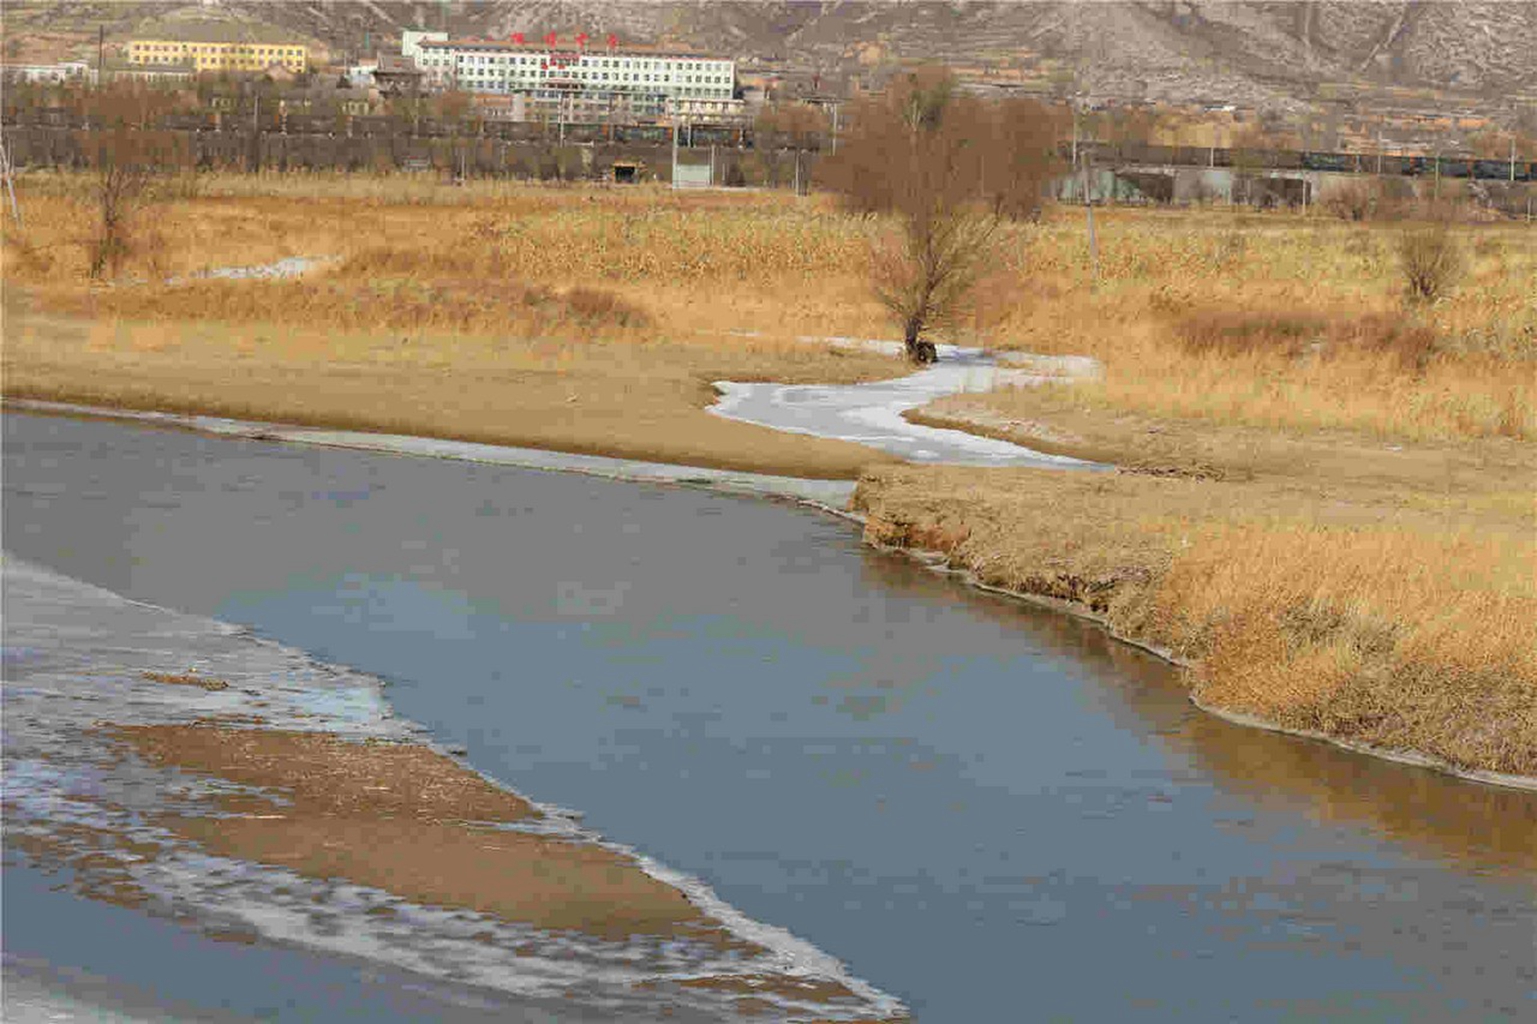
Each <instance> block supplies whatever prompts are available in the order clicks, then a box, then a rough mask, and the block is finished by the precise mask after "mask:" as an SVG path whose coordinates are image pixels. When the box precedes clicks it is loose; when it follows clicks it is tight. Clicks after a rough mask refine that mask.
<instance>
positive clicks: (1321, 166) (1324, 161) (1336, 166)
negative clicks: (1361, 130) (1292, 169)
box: [1302, 152, 1352, 171]
mask: <svg viewBox="0 0 1537 1024" xmlns="http://www.w3.org/2000/svg"><path fill="white" fill-rule="evenodd" d="M1302 167H1303V169H1304V170H1308V171H1349V170H1351V169H1352V166H1351V162H1350V154H1348V153H1317V152H1305V153H1303V154H1302Z"/></svg>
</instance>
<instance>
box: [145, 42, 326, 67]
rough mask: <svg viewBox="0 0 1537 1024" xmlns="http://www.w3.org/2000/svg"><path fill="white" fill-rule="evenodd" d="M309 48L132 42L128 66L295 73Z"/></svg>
mask: <svg viewBox="0 0 1537 1024" xmlns="http://www.w3.org/2000/svg"><path fill="white" fill-rule="evenodd" d="M308 62H309V48H308V47H306V46H304V45H302V44H300V43H295V42H290V41H281V40H270V41H261V42H258V41H256V40H253V39H246V40H239V41H229V40H197V39H153V38H152V39H134V40H132V41H130V42H129V44H128V63H129V64H182V63H186V64H190V65H191V66H192V67H194V68H196V69H197V70H198V71H266V70H267V69H268V68H270V67H272V66H273V65H274V64H275V65H277V66H279V67H281V68H283V69H284V70H287V71H291V72H293V73H295V74H297V73H299V72H302V71H304V70H305V68H306V66H307V65H308Z"/></svg>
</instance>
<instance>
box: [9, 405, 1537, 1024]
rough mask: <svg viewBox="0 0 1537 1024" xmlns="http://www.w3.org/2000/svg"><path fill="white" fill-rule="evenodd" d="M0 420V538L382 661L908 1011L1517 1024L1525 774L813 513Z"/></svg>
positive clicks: (393, 694)
mask: <svg viewBox="0 0 1537 1024" xmlns="http://www.w3.org/2000/svg"><path fill="white" fill-rule="evenodd" d="M4 424H5V452H4V456H5V479H4V488H5V493H4V497H5V515H4V546H5V549H6V550H7V551H9V552H13V553H14V554H16V555H18V556H20V557H22V558H24V559H28V560H30V561H33V562H37V563H41V564H42V565H45V566H48V567H50V568H51V569H53V570H55V571H57V572H60V573H63V574H66V575H68V576H71V577H74V578H77V579H80V580H85V581H87V582H90V583H93V584H95V585H97V586H100V587H104V588H107V589H109V590H111V591H114V592H116V593H118V594H122V595H126V596H128V597H130V598H133V599H135V600H138V601H144V602H149V603H152V604H156V605H161V606H165V607H167V608H172V609H178V610H181V611H185V612H190V613H195V614H199V615H206V616H212V617H215V618H218V619H222V620H225V621H228V622H232V623H239V624H245V625H249V626H250V627H251V628H252V629H253V630H254V631H256V633H258V634H259V635H262V636H265V637H269V638H271V639H274V640H277V641H280V642H282V643H284V644H287V645H291V646H293V647H296V648H300V649H302V650H303V651H306V652H308V653H309V654H311V655H313V656H314V657H316V658H318V659H321V660H323V661H328V662H335V663H339V664H343V665H346V666H349V667H351V668H352V669H356V670H360V671H362V672H366V673H371V674H373V675H376V676H378V677H380V678H382V679H383V680H385V682H386V683H387V690H386V693H387V696H388V699H389V701H390V702H391V704H392V705H393V707H394V709H395V710H396V711H397V712H398V713H399V714H400V715H403V716H405V717H407V718H409V719H412V720H414V721H416V722H418V723H421V724H423V725H425V726H426V727H428V728H429V729H430V730H431V732H432V734H433V735H434V737H435V738H436V739H438V740H439V741H440V742H442V743H445V744H453V745H459V746H462V747H464V748H465V750H466V751H467V752H468V758H469V761H470V762H471V763H472V764H473V765H475V766H476V767H477V768H479V769H481V770H482V771H485V772H487V773H489V774H490V775H492V776H494V777H496V778H498V779H501V780H504V781H506V782H507V783H509V784H511V785H514V786H516V787H517V788H518V789H519V790H520V791H521V792H524V793H527V794H530V795H531V796H533V797H535V798H536V799H539V800H543V801H549V802H552V803H555V804H559V805H562V806H565V807H568V808H573V809H576V810H578V811H580V812H582V813H583V814H584V815H585V824H586V825H588V826H590V827H591V828H593V829H595V830H597V831H598V832H601V833H602V834H604V835H606V836H609V837H612V838H613V839H615V840H617V841H620V842H623V843H625V844H628V845H630V846H633V847H634V848H636V849H637V850H639V851H640V852H642V853H644V854H646V855H648V856H650V857H652V858H655V859H656V860H657V861H659V862H661V863H663V864H665V865H668V866H669V867H671V868H672V869H675V870H678V871H682V872H686V873H688V874H690V875H693V876H695V877H697V878H699V879H701V880H703V881H704V882H705V883H707V884H708V885H710V886H711V887H713V889H714V891H715V892H716V893H717V894H719V895H720V897H722V898H723V899H725V900H726V901H727V902H728V903H730V904H732V905H734V906H735V907H737V908H739V909H740V910H742V911H743V912H745V913H746V914H748V915H750V916H751V917H753V918H756V919H759V920H762V921H765V922H770V923H772V924H774V925H778V926H781V927H783V928H785V929H788V930H789V931H790V932H792V933H794V934H795V935H797V936H799V937H800V938H802V939H805V940H807V941H809V942H811V943H813V944H815V945H816V946H817V947H819V948H821V949H822V950H825V951H827V952H828V953H830V954H832V955H834V956H836V957H838V958H839V959H841V960H842V961H843V962H844V963H845V964H847V965H848V967H849V969H850V971H851V972H852V973H853V974H855V975H857V976H859V977H861V978H863V979H866V980H868V981H869V982H870V983H872V984H873V985H875V986H877V987H878V988H880V989H881V990H884V991H886V992H890V993H893V994H895V995H896V996H897V997H899V998H900V999H902V1000H903V1001H904V1002H905V1003H906V1004H907V1005H908V1006H909V1007H910V1008H911V1009H912V1011H913V1012H914V1014H915V1015H916V1016H917V1017H918V1018H919V1019H921V1020H926V1021H927V1020H933V1021H984V1020H989V1021H990V1020H1013V1019H1032V1020H1050V1019H1059V1020H1107V1019H1115V1020H1149V1021H1152V1020H1176V1019H1178V1020H1227V1019H1234V1018H1238V1019H1243V1020H1287V1019H1299V1018H1307V1019H1360V1018H1363V1017H1367V1018H1381V1019H1389V1018H1391V1019H1422V1020H1447V1019H1453V1018H1460V1019H1470V1018H1476V1019H1484V1018H1494V1019H1499V1018H1503V1017H1519V1016H1525V1015H1530V1014H1532V1013H1533V1012H1537V1001H1534V995H1533V993H1534V991H1537V968H1534V961H1537V955H1534V949H1537V899H1534V896H1537V893H1534V887H1533V885H1532V879H1533V869H1534V867H1537V852H1534V851H1537V795H1534V794H1529V793H1522V792H1516V791H1505V790H1498V789H1493V788H1489V787H1484V786H1479V785H1476V784H1470V783H1467V782H1461V781H1457V780H1454V779H1450V778H1447V777H1444V776H1441V775H1437V774H1434V773H1432V772H1429V771H1426V770H1422V769H1417V768H1412V767H1406V766H1401V765H1394V764H1388V763H1384V762H1380V761H1376V760H1373V759H1370V758H1368V757H1364V756H1361V755H1357V754H1353V753H1349V752H1345V751H1341V750H1337V749H1335V748H1332V747H1329V746H1327V745H1323V744H1319V743H1314V742H1311V741H1307V740H1300V739H1296V738H1292V737H1286V736H1281V735H1275V734H1270V733H1264V732H1259V731H1255V730H1249V729H1244V728H1241V727H1238V726H1234V725H1230V724H1228V723H1225V722H1222V721H1220V720H1218V719H1216V718H1213V717H1211V716H1209V715H1206V714H1204V713H1202V712H1200V711H1199V710H1197V709H1195V708H1193V707H1192V706H1191V705H1190V704H1189V703H1188V701H1187V700H1186V699H1185V696H1184V693H1183V691H1182V689H1181V688H1180V686H1179V685H1178V683H1177V680H1176V679H1175V678H1174V675H1173V673H1172V671H1171V670H1170V669H1169V668H1168V667H1167V666H1166V665H1164V664H1162V663H1161V662H1159V661H1157V660H1156V659H1154V658H1153V657H1152V656H1150V655H1147V654H1144V653H1142V652H1140V651H1137V650H1134V649H1132V648H1129V647H1126V646H1124V645H1121V644H1118V643H1115V642H1113V641H1111V640H1109V639H1107V638H1106V637H1105V636H1104V634H1103V633H1102V632H1100V631H1099V630H1098V629H1097V628H1096V627H1094V626H1092V625H1090V624H1087V623H1084V622H1081V621H1078V620H1074V619H1070V618H1067V617H1064V616H1060V615H1057V614H1054V613H1050V612H1045V611H1040V610H1036V609H1032V608H1030V607H1027V606H1024V605H1021V604H1018V603H1015V602H1011V601H1008V600H1004V599H1001V598H996V597H990V596H987V595H983V594H980V593H976V592H974V591H970V590H968V589H966V588H965V587H964V586H962V585H961V584H959V583H957V582H955V581H953V580H949V579H945V578H942V577H939V576H936V575H934V574H932V573H930V572H928V571H927V570H925V569H923V568H921V567H919V566H916V565H914V564H912V563H910V562H908V561H906V560H903V559H900V558H897V557H894V556H890V555H886V554H881V553H877V552H873V551H870V550H868V549H866V548H864V547H863V546H862V545H861V543H860V541H859V537H858V535H857V532H856V531H855V530H854V529H853V528H851V526H850V525H849V524H847V523H845V522H841V521H837V520H834V519H832V518H830V517H827V516H824V515H821V514H817V513H815V512H812V511H809V510H805V509H800V508H796V507H791V506H786V505H783V504H779V503H775V502H771V501H765V500H761V499H754V498H749V497H740V496H728V495H722V494H717V493H712V492H707V491H702V490H695V489H687V488H677V487H667V486H661V485H653V484H634V483H623V482H615V481H609V480H598V479H592V478H588V477H583V476H579V475H573V474H561V473H553V472H542V471H536V470H525V469H511V468H505V467H491V466H477V465H469V464H463V463H456V462H450V461H444V460H436V459H419V458H406V457H399V456H391V455H382V454H373V453H360V452H348V451H333V450H325V449H314V448H298V447H285V446H282V445H276V444H270V443H264V442H259V441H250V440H232V439H227V438H211V437H205V436H199V435H195V434H190V433H184V432H179V431H173V430H161V429H153V428H146V427H142V426H127V425H123V424H119V423H107V422H90V421H80V420H70V419H63V418H49V417H41V416H32V415H23V414H16V413H7V414H6V415H5V417H4ZM27 927H28V925H27V923H26V922H25V921H24V920H19V919H16V918H13V917H12V916H11V915H9V914H8V915H7V921H6V929H7V939H8V943H10V942H11V941H12V936H13V935H17V936H23V937H24V936H25V935H26V930H27Z"/></svg>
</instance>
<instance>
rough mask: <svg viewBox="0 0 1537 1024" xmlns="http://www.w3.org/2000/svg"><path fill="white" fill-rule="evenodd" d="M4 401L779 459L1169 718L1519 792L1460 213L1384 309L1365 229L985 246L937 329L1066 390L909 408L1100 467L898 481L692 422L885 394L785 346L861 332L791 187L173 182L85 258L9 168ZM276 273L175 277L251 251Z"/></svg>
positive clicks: (1485, 369)
mask: <svg viewBox="0 0 1537 1024" xmlns="http://www.w3.org/2000/svg"><path fill="white" fill-rule="evenodd" d="M20 198H21V201H22V204H23V210H24V213H25V214H26V216H27V218H28V219H27V225H28V226H27V228H26V230H25V231H15V230H10V231H8V233H7V238H6V246H5V253H4V256H5V287H6V295H5V300H6V301H5V315H6V323H5V363H4V370H5V383H4V387H5V393H6V394H7V395H8V396H26V397H38V398H54V399H63V400H71V401H84V402H92V403H98V404H108V405H125V406H135V407H155V408H168V409H179V410H194V409H195V410H199V411H209V412H217V413H223V414H227V415H235V416H242V417H250V418H259V419H273V420H281V421H290V422H303V423H321V424H340V425H347V426H354V427H359V428H364V429H382V430H390V431H400V432H408V433H422V434H436V435H444V436H456V437H465V438H469V439H475V440H489V441H499V442H503V443H513V444H529V445H536V446H544V447H550V448H558V449H564V450H572V451H587V452H603V453H610V454H617V455H627V456H637V457H648V458H657V459H663V460H667V461H677V462H687V463H699V464H708V465H721V466H730V467H738V468H748V469H760V470H768V471H776V472H790V473H798V474H800V475H816V476H853V475H855V474H856V473H858V472H860V471H861V469H863V470H864V474H865V475H864V477H863V479H862V482H861V487H860V492H859V495H858V497H857V501H858V503H859V504H860V506H861V507H862V508H863V509H864V510H865V511H866V512H868V514H869V515H870V517H871V519H870V527H869V535H870V536H871V538H872V539H876V540H881V541H887V542H894V543H900V544H907V545H913V546H923V547H930V548H937V549H940V550H943V551H944V552H945V553H946V554H947V556H948V557H949V559H950V560H951V561H952V562H953V563H954V564H955V565H957V566H962V567H965V568H968V569H970V570H972V571H973V572H974V573H976V575H978V576H979V577H981V578H982V579H983V580H985V581H987V582H990V583H994V584H998V585H1001V586H1005V587H1009V588H1012V589H1019V590H1025V591H1033V592H1038V593H1044V594H1048V595H1052V596H1058V597H1065V598H1068V599H1070V600H1074V601H1077V602H1080V603H1081V604H1083V605H1085V606H1087V607H1089V608H1091V609H1092V610H1094V611H1095V612H1097V613H1099V614H1102V615H1103V616H1105V617H1106V618H1107V619H1108V620H1109V622H1110V624H1111V625H1112V627H1113V628H1115V629H1116V630H1117V631H1119V632H1121V633H1123V634H1124V635H1127V636H1130V637H1135V638H1138V639H1142V640H1145V641H1147V642H1150V643H1153V644H1155V645H1158V646H1161V647H1165V648H1168V649H1169V650H1170V651H1172V652H1173V653H1174V654H1176V655H1178V656H1179V657H1181V658H1183V659H1185V660H1188V661H1189V662H1191V663H1192V666H1193V667H1192V668H1191V669H1190V679H1191V685H1192V687H1193V688H1194V690H1195V691H1196V693H1197V695H1198V697H1199V698H1200V699H1201V700H1202V701H1203V702H1206V703H1208V704H1212V705H1217V706H1222V707H1226V708H1231V709H1234V710H1240V711H1246V712H1252V713H1255V714H1259V715H1261V716H1263V717H1266V718H1268V719H1271V720H1273V721H1276V722H1278V723H1280V724H1283V725H1288V726H1295V727H1299V728H1310V729H1318V730H1322V731H1324V732H1328V733H1331V734H1333V735H1336V736H1340V737H1344V738H1351V739H1358V740H1362V741H1366V742H1371V743H1375V744H1379V745H1382V746H1385V747H1393V748H1407V749H1413V750H1417V751H1421V752H1424V753H1427V754H1430V755H1433V756H1436V757H1439V758H1443V759H1445V760H1447V761H1449V762H1451V763H1453V764H1456V765H1459V766H1466V767H1477V768H1485V769H1491V770H1498V771H1504V772H1515V773H1526V774H1533V773H1537V627H1534V623H1537V543H1534V536H1537V530H1534V527H1537V518H1534V508H1533V498H1534V485H1537V456H1534V455H1533V447H1532V442H1533V441H1534V440H1537V380H1534V372H1533V371H1534V369H1537V230H1534V229H1532V228H1531V227H1529V226H1527V225H1524V224H1500V223H1494V224H1463V225H1458V226H1457V227H1456V228H1454V230H1453V235H1454V237H1455V238H1456V240H1457V244H1458V245H1459V247H1460V248H1461V249H1462V250H1463V252H1464V253H1465V255H1466V261H1465V262H1466V272H1465V274H1464V275H1463V277H1462V278H1461V280H1460V282H1459V284H1458V286H1457V287H1456V288H1455V289H1454V290H1452V291H1451V292H1450V293H1449V294H1448V295H1447V296H1446V297H1445V298H1442V299H1439V300H1437V301H1436V302H1434V303H1420V304H1409V303H1406V301H1405V300H1404V298H1403V296H1402V288H1403V285H1402V276H1401V274H1400V273H1399V271H1398V268H1397V266H1396V245H1397V239H1398V237H1399V233H1400V231H1401V227H1400V226H1399V225H1396V224H1392V223H1365V224H1356V223H1345V222H1340V221H1335V220H1332V219H1327V218H1324V217H1320V216H1317V215H1313V216H1308V217H1301V216H1298V215H1297V214H1295V213H1273V214H1259V213H1243V212H1234V211H1228V210H1222V209H1212V210H1184V211H1176V210H1111V211H1102V212H1101V216H1100V219H1099V227H1100V260H1099V266H1098V270H1097V273H1095V272H1094V269H1093V268H1091V266H1090V264H1089V259H1088V249H1087V245H1086V242H1085V236H1084V231H1083V227H1082V211H1075V210H1072V209H1058V208H1053V209H1048V210H1047V211H1046V213H1045V215H1044V216H1043V218H1042V219H1041V221H1040V222H1039V223H1036V224H1021V225H1015V226H1013V227H1011V228H1010V229H1009V230H1008V232H1007V237H1006V238H1005V240H1004V244H1003V248H1002V252H1001V256H1000V258H999V259H998V260H996V261H995V265H994V268H993V270H992V271H991V273H990V274H989V275H988V277H987V278H986V279H985V280H984V281H983V282H982V286H981V288H980V289H979V298H978V301H977V302H976V304H975V307H974V308H973V309H971V310H969V312H968V315H967V317H966V318H965V321H964V323H963V324H962V326H961V327H959V328H957V333H958V334H959V335H960V337H958V338H957V339H956V340H963V341H974V342H980V343H983V344H986V345H989V346H991V347H994V348H1000V349H1015V350H1020V351H1027V352H1037V353H1048V354H1049V353H1059V354H1069V353H1070V354H1075V355H1089V356H1093V357H1095V358H1096V359H1097V360H1099V363H1100V365H1101V368H1102V373H1101V374H1100V375H1099V376H1098V377H1097V378H1096V379H1094V380H1090V381H1080V382H1075V383H1071V384H1068V383H1063V384H1060V385H1048V386H1045V387H1034V388H1018V389H1009V390H1003V391H998V392H993V393H988V394H981V395H967V396H957V397H955V398H952V399H947V400H945V401H943V402H940V403H938V404H936V405H935V406H932V407H930V408H929V409H926V410H923V411H922V412H921V413H918V414H915V415H916V416H917V417H918V418H927V419H928V420H931V421H934V422H939V423H943V424H946V425H952V426H960V427H962V428H964V429H970V430H974V431H978V432H983V433H990V434H995V435H997V436H1004V437H1009V438H1013V439H1018V440H1021V441H1023V442H1024V443H1027V444H1030V445H1031V446H1033V447H1038V448H1045V449H1050V450H1054V451H1061V452H1066V453H1069V454H1078V455H1085V456H1088V457H1091V458H1095V459H1098V460H1101V461H1105V462H1111V463H1114V464H1116V465H1118V466H1121V467H1123V469H1122V471H1121V472H1116V473H1100V474H1076V473H1060V472H1047V471H1027V470H977V469H954V468H951V469H946V468H920V467H911V466H903V465H898V464H896V463H894V462H893V461H892V460H890V459H885V458H882V457H880V456H878V455H876V454H874V453H872V452H870V451H869V450H867V449H863V448H860V447H858V446H854V445H849V444H842V443H835V442H829V441H819V440H816V439H812V438H806V437H801V436H796V435H787V434H777V433H774V432H771V431H767V430H762V429H759V428H755V427H750V426H746V425H742V424H736V423H728V422H726V421H722V420H719V419H717V418H715V417H708V414H707V413H705V412H704V409H705V407H706V406H707V405H708V403H709V402H710V400H711V392H710V388H709V381H711V380H714V379H722V378H732V379H776V380H790V381H819V382H839V381H855V380H863V379H871V378H874V377H879V376H889V375H892V374H893V373H895V372H898V370H899V368H898V367H897V365H896V364H894V363H893V362H892V361H890V360H888V359H883V358H880V357H877V356H873V355H868V354H863V353H854V352H849V351H845V350H839V349H836V348H833V347H830V346H828V345H825V344H815V343H809V344H808V343H806V342H805V341H800V340H797V338H798V337H800V336H806V335H809V336H818V337H823V336H830V335H847V336H859V337H872V336H882V337H891V336H893V333H894V330H893V328H892V327H891V326H890V325H889V324H887V323H886V322H885V321H884V320H883V319H882V315H881V310H880V307H879V306H878V305H877V304H876V303H875V302H874V301H873V299H872V298H871V297H870V294H869V291H868V284H867V280H868V256H867V249H866V246H865V239H864V234H865V231H866V230H867V225H866V223H865V222H864V221H862V220H861V219H859V218H856V217H853V216H850V215H847V214H844V213H841V212H840V211H839V210H838V209H837V208H836V207H835V206H833V205H832V203H831V201H830V200H824V199H821V198H812V199H808V200H796V199H794V198H791V197H788V196H776V195H762V194H747V195H722V194H707V195H690V196H684V197H679V196H675V195H673V194H671V193H668V192H664V191H652V190H647V189H633V190H629V189H601V188H548V189H542V188H533V187H528V186H519V185H503V184H490V183H484V184H474V183H472V184H470V185H467V186H465V187H462V188H453V187H448V186H444V185H441V184H437V183H434V182H427V181H413V180H408V179H399V178H397V179H346V178H325V177H312V178H297V177H295V178H287V177H278V176H272V177H252V178H240V177H227V178H217V177H216V178H204V179H200V180H199V181H198V182H196V183H195V184H192V185H178V186H176V187H173V188H170V189H167V190H166V192H165V194H164V196H163V197H162V198H161V199H159V200H158V201H157V202H155V203H154V204H153V205H152V206H150V207H148V208H146V210H144V211H143V212H142V213H141V214H140V215H139V221H138V226H137V228H136V234H135V239H134V240H135V250H134V253H133V254H132V255H131V257H130V259H129V262H128V264H127V265H126V268H125V270H124V272H123V276H122V277H121V278H120V279H119V280H118V281H117V282H115V283H109V284H95V285H93V284H91V283H89V282H88V281H87V279H86V273H85V271H86V255H85V253H86V246H85V245H84V244H83V242H84V240H85V239H87V238H88V237H89V235H90V232H91V213H90V208H89V205H88V195H87V192H86V190H85V183H84V182H83V181H81V180H80V179H73V178H70V177H68V176H61V177H53V176H36V177H30V178H24V179H23V180H22V182H21V185H20ZM293 255H306V256H316V257H327V258H329V261H328V262H326V263H325V264H323V265H322V266H320V267H319V268H317V269H316V270H314V271H312V272H311V273H309V274H307V275H305V276H304V277H301V278H296V279H288V280H219V279H200V278H195V277H193V278H190V279H188V280H185V281H183V282H182V283H167V281H166V279H168V278H188V276H189V275H193V274H196V273H197V272H198V271H200V270H206V269H208V268H212V267H219V266H239V265H254V264H263V263H269V262H272V261H274V260H276V259H279V258H281V257H285V256H293Z"/></svg>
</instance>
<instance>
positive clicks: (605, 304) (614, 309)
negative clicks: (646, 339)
mask: <svg viewBox="0 0 1537 1024" xmlns="http://www.w3.org/2000/svg"><path fill="white" fill-rule="evenodd" d="M565 300H566V308H567V310H568V311H569V312H570V315H571V318H572V319H574V320H576V321H578V322H580V323H585V324H606V325H612V326H615V327H645V326H646V325H647V324H649V323H650V322H651V318H650V317H649V316H647V315H646V312H645V311H644V310H642V309H639V308H638V307H636V306H633V305H631V304H630V303H628V302H626V301H625V300H623V299H621V298H620V297H619V296H617V295H615V294H614V293H613V292H610V291H605V290H603V289H601V288H591V287H588V286H586V285H578V286H576V287H575V288H572V289H571V290H570V291H569V292H567V293H566V296H565Z"/></svg>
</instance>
